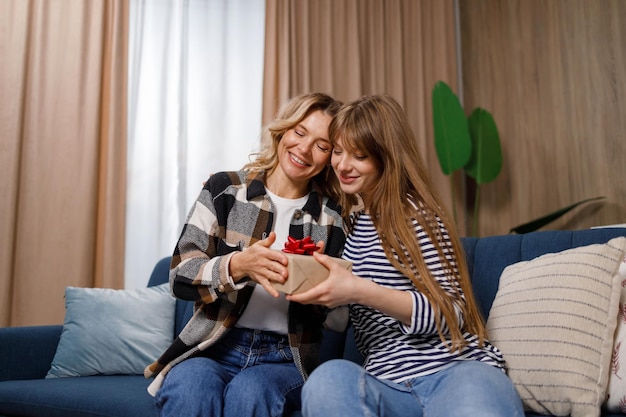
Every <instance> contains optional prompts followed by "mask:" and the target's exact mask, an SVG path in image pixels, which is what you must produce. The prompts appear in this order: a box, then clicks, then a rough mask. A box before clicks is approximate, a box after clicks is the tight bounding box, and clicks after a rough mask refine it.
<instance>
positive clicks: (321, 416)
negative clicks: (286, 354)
mask: <svg viewBox="0 0 626 417" xmlns="http://www.w3.org/2000/svg"><path fill="white" fill-rule="evenodd" d="M302 414H303V415H304V417H328V416H350V417H357V416H367V417H372V416H377V417H392V416H393V417H399V416H402V417H422V416H428V417H461V416H463V417H469V416H471V417H476V416H480V417H496V416H498V417H524V409H523V406H522V401H521V400H520V398H519V395H518V394H517V391H516V390H515V387H514V386H513V383H512V382H511V380H510V379H509V378H508V377H507V376H506V375H505V374H504V372H502V371H501V370H499V369H497V368H495V367H493V366H492V365H488V364H484V363H482V362H478V361H459V362H456V363H454V365H452V366H450V367H448V368H446V369H443V370H441V371H439V372H437V373H435V374H433V375H428V376H422V377H418V378H415V379H413V380H411V381H407V382H404V383H401V384H396V383H393V382H389V381H384V380H381V379H378V378H376V377H374V376H373V375H371V374H368V373H367V372H366V371H365V370H364V369H363V368H362V367H361V366H359V365H357V364H355V363H353V362H350V361H347V360H342V359H338V360H332V361H329V362H326V363H323V364H322V365H320V366H319V367H318V368H316V369H315V371H313V373H312V374H311V376H310V377H309V379H308V380H307V382H306V384H305V385H304V388H303V389H302Z"/></svg>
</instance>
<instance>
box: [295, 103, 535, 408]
mask: <svg viewBox="0 0 626 417" xmlns="http://www.w3.org/2000/svg"><path fill="white" fill-rule="evenodd" d="M330 139H331V142H332V144H333V147H334V149H333V155H332V158H331V164H332V167H333V170H334V171H335V174H336V175H337V177H338V178H339V181H340V185H341V189H342V191H343V193H344V194H345V196H344V198H343V200H342V207H343V209H344V216H346V217H347V215H348V213H351V207H352V204H354V203H355V201H356V200H355V197H356V196H358V197H360V200H362V203H363V207H364V209H363V210H360V211H356V212H354V213H352V215H351V218H350V220H349V224H350V234H349V235H348V238H347V241H346V245H345V248H344V253H343V258H345V259H347V260H350V261H352V262H353V270H352V273H350V272H349V271H347V270H342V269H341V268H337V267H336V266H334V264H333V263H332V262H329V260H328V258H327V257H326V256H324V255H320V254H315V257H316V258H317V259H318V261H319V262H321V263H322V264H324V265H325V266H326V267H327V268H328V269H329V270H330V277H329V278H328V280H327V281H325V282H323V283H322V284H320V285H318V286H317V287H314V288H312V289H310V290H309V291H307V292H305V293H302V294H298V295H294V296H289V297H288V299H290V300H291V301H297V302H301V303H312V304H321V305H325V306H327V307H335V306H339V305H349V306H350V317H351V320H352V323H353V325H354V331H355V338H356V343H357V347H358V348H359V350H360V352H361V353H362V354H363V355H364V357H365V363H364V365H363V367H362V368H361V367H360V366H358V365H356V364H355V363H353V362H350V361H346V360H334V361H330V362H326V363H324V364H322V365H321V366H320V367H319V368H317V369H316V370H315V372H313V374H312V375H311V377H310V378H309V379H308V381H307V382H306V384H305V386H304V388H303V397H302V398H303V414H304V416H305V417H327V416H329V415H337V416H339V415H341V416H350V417H355V416H428V417H455V416H480V417H490V416H502V417H516V416H519V417H523V415H524V412H523V408H522V403H521V400H520V399H519V396H518V394H517V392H516V390H515V388H514V386H513V384H512V383H511V381H510V379H509V378H508V377H507V376H506V374H505V372H504V366H505V363H504V360H503V357H502V354H501V352H500V351H499V350H498V349H497V348H496V347H495V346H493V345H491V344H490V343H489V341H488V340H487V339H486V332H485V327H484V323H483V320H482V318H481V317H480V314H479V312H478V309H477V306H476V303H475V301H474V298H473V295H472V288H471V285H470V280H469V276H468V271H467V267H466V265H465V258H464V255H463V252H462V247H461V244H460V240H459V237H458V236H457V232H456V230H455V227H454V223H453V222H452V220H451V219H450V217H449V216H448V214H447V213H446V212H445V211H444V209H443V205H442V203H441V201H440V199H439V198H438V197H437V195H436V193H435V192H434V190H433V188H432V186H431V184H430V182H429V179H428V175H427V172H426V170H425V167H424V163H423V161H422V156H421V154H420V152H419V150H418V147H417V142H416V140H415V137H414V135H413V132H412V130H411V128H410V126H409V123H408V121H407V118H406V116H405V113H404V111H403V110H402V108H401V107H400V105H399V104H398V103H397V102H396V101H395V100H394V99H393V98H391V97H389V96H386V95H378V96H368V97H363V98H361V99H359V100H356V101H354V102H352V103H348V104H346V105H344V106H343V107H342V109H341V110H340V111H339V112H338V113H337V115H336V116H335V118H334V119H333V122H332V123H331V126H330Z"/></svg>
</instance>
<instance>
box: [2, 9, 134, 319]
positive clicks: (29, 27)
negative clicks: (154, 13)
mask: <svg viewBox="0 0 626 417" xmlns="http://www.w3.org/2000/svg"><path fill="white" fill-rule="evenodd" d="M127 13H128V4H127V2H126V1H125V0H92V1H87V2H86V1H83V0H45V1H44V0H39V1H37V0H4V1H2V2H0V32H1V36H0V51H2V57H3V62H2V65H1V66H0V93H1V95H2V97H3V100H2V101H1V102H0V120H2V123H0V147H1V148H2V152H0V192H1V193H2V195H3V198H2V199H0V230H2V233H0V245H1V250H0V325H2V326H22V325H40V324H58V323H62V322H63V317H64V313H65V307H64V299H63V297H64V289H65V286H67V285H72V286H84V287H91V286H107V287H114V288H115V287H117V288H119V287H121V286H122V285H123V258H124V252H123V235H124V211H123V207H124V196H125V194H124V193H125V185H124V183H125V173H124V171H125V167H126V161H125V143H126V133H125V132H126V129H125V124H126V122H125V120H126V116H125V114H126V93H125V85H126V80H125V77H126V66H127V65H126V61H127V51H126V36H127Z"/></svg>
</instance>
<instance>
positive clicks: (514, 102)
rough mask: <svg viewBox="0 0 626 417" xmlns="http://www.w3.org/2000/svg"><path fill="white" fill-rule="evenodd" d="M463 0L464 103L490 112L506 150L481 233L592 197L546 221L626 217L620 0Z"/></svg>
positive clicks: (625, 48)
mask: <svg viewBox="0 0 626 417" xmlns="http://www.w3.org/2000/svg"><path fill="white" fill-rule="evenodd" d="M459 2H460V3H459V6H460V7H459V9H460V24H461V48H462V71H463V100H464V103H465V109H466V112H468V113H469V112H470V111H471V110H472V109H474V108H475V107H483V108H485V109H487V110H489V111H490V112H491V113H492V114H493V116H494V119H495V121H496V124H497V125H498V129H499V132H500V137H501V141H502V147H503V153H504V164H503V170H502V172H501V174H500V176H499V177H498V178H497V179H496V180H495V181H494V182H492V183H489V184H485V185H483V186H482V191H481V199H482V202H481V208H480V217H479V219H480V229H479V230H480V232H479V234H480V235H481V236H488V235H494V234H504V233H508V231H509V229H510V228H511V227H513V226H517V225H518V224H521V223H524V222H526V221H529V220H532V219H535V218H537V217H540V216H542V215H545V214H547V213H550V212H552V211H555V210H557V209H559V208H562V207H565V206H567V205H569V204H571V203H574V202H576V201H579V200H583V199H585V198H589V197H596V196H606V197H607V199H606V200H605V201H604V202H603V203H601V204H591V205H588V206H585V207H583V208H579V209H577V210H576V211H574V212H573V213H572V214H571V215H568V216H566V217H565V218H563V219H561V220H559V221H557V222H555V223H552V224H550V225H549V226H547V227H546V229H562V228H568V229H582V228H587V227H591V226H597V225H606V224H615V223H626V1H623V0H459Z"/></svg>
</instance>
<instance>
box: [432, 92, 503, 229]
mask: <svg viewBox="0 0 626 417" xmlns="http://www.w3.org/2000/svg"><path fill="white" fill-rule="evenodd" d="M432 102H433V127H434V135H435V150H436V152H437V157H438V159H439V164H440V166H441V170H442V171H443V173H444V174H445V175H448V176H450V189H451V193H452V209H453V215H454V219H455V221H457V213H456V207H455V204H454V200H455V195H454V188H455V187H454V180H453V177H452V174H453V173H454V172H455V171H457V170H459V169H463V170H464V171H465V174H466V175H467V176H469V177H471V178H472V179H473V180H474V181H475V183H476V187H475V195H474V209H473V213H472V214H473V219H474V221H473V224H472V235H473V236H476V235H477V233H478V217H479V216H478V210H479V207H480V187H481V185H482V184H485V183H488V182H491V181H493V180H495V179H496V177H497V176H498V174H499V173H500V171H501V169H502V149H501V147H500V135H499V134H498V128H497V127H496V124H495V121H494V119H493V116H492V115H491V113H489V112H488V111H487V110H485V109H482V108H476V109H474V111H473V112H472V113H471V115H470V117H469V119H468V118H467V117H466V115H465V112H464V110H463V106H461V102H460V101H459V98H458V97H457V95H456V94H454V92H453V91H452V89H451V88H450V87H449V86H448V85H447V84H446V83H445V82H443V81H439V82H437V83H436V84H435V87H434V88H433V93H432Z"/></svg>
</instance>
